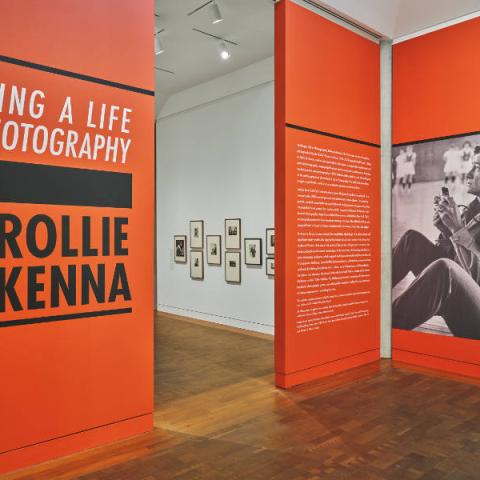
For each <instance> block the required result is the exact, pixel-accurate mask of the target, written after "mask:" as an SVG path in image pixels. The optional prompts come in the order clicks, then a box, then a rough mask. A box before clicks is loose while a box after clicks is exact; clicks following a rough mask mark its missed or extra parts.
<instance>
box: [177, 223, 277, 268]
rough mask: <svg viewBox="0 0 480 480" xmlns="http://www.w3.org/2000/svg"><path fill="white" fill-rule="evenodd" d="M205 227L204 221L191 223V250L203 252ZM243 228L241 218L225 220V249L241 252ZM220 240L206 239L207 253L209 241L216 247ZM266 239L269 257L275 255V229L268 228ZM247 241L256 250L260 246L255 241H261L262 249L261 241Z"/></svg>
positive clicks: (215, 236)
mask: <svg viewBox="0 0 480 480" xmlns="http://www.w3.org/2000/svg"><path fill="white" fill-rule="evenodd" d="M203 225H204V224H203V220H191V221H190V248H192V249H200V250H203V239H204V233H203V231H204V228H203ZM241 226H242V225H241V219H240V218H226V219H225V249H226V250H240V248H241V247H240V245H241V238H242V236H241ZM219 238H220V235H207V237H206V239H207V251H208V241H209V239H210V242H212V245H214V242H215V241H216V240H215V239H219ZM265 239H266V245H267V247H266V253H267V255H275V232H274V229H273V228H267V230H266V237H265ZM245 240H250V241H251V244H252V245H253V248H254V249H255V248H256V247H257V246H258V243H255V242H253V240H260V248H261V239H252V238H249V239H245ZM219 251H220V250H219ZM245 251H247V249H246V248H245ZM258 251H259V250H258ZM254 253H255V252H254ZM254 256H256V255H254ZM186 261H187V260H186V258H185V262H186ZM212 265H214V264H212ZM247 265H248V264H247ZM260 265H261V263H260Z"/></svg>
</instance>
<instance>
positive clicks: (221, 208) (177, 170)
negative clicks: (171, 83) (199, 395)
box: [156, 58, 274, 333]
mask: <svg viewBox="0 0 480 480" xmlns="http://www.w3.org/2000/svg"><path fill="white" fill-rule="evenodd" d="M273 97H274V91H273V58H270V59H267V60H263V61H262V62H259V63H257V64H254V65H251V66H249V67H246V68H243V69H241V70H238V71H236V72H233V73H230V74H228V75H225V76H224V77H220V78H217V79H215V80H212V81H210V82H207V83H205V84H202V85H199V86H197V87H194V88H191V89H189V90H188V91H183V92H179V93H177V94H175V95H173V96H172V97H169V99H168V100H167V102H166V104H165V105H164V107H163V109H162V110H161V112H160V115H159V118H158V120H157V144H156V145H157V309H158V310H160V311H164V312H169V313H174V314H178V315H184V316H189V317H193V318H197V319H202V320H208V321H212V322H216V323H221V324H224V325H230V326H235V327H240V328H244V329H249V330H254V331H259V332H265V333H273V323H274V294H273V283H274V282H273V278H269V277H267V275H266V273H265V229H266V228H271V227H273V226H274V98H273ZM225 218H241V221H242V224H241V233H242V266H241V277H242V278H241V284H239V285H236V284H227V283H226V282H225V273H224V272H225V271H224V266H225V265H224V260H225V255H224V251H225V236H224V220H225ZM190 220H203V221H204V230H205V231H204V233H205V235H221V236H222V265H221V266H209V265H207V263H206V251H205V248H204V260H205V266H204V271H205V274H204V280H192V279H190V265H189V262H187V264H178V263H175V262H174V254H173V236H174V235H187V236H188V233H189V221H190ZM257 237H259V238H262V248H263V252H262V256H263V262H262V263H263V264H262V266H261V267H252V266H246V265H245V263H244V261H245V257H244V253H245V252H244V245H243V238H257ZM187 243H188V257H189V258H188V260H190V244H189V238H188V239H187Z"/></svg>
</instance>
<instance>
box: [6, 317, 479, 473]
mask: <svg viewBox="0 0 480 480" xmlns="http://www.w3.org/2000/svg"><path fill="white" fill-rule="evenodd" d="M156 322H157V328H156V352H157V355H156V366H157V370H156V378H155V381H156V405H157V411H156V414H155V424H156V428H155V431H154V432H152V433H148V434H145V435H141V436H138V437H136V438H134V439H131V440H127V441H123V442H119V443H116V444H113V445H110V446H106V447H102V448H98V449H94V450H90V451H87V452H83V453H81V454H77V455H72V456H70V457H67V458H65V459H60V460H55V461H51V462H48V463H45V464H43V465H41V466H38V467H35V468H32V469H28V470H24V471H22V472H18V473H15V474H10V475H7V476H4V477H3V478H2V480H7V479H8V480H13V479H15V480H26V479H34V480H54V479H55V480H69V479H82V480H164V479H165V480H167V479H176V480H203V479H209V480H210V479H211V480H216V479H220V480H222V479H228V480H236V479H238V480H264V479H277V480H303V479H305V480H306V479H309V480H332V479H335V480H346V479H349V480H350V479H351V480H397V479H398V480H409V479H412V480H413V479H421V480H466V479H472V480H474V479H475V480H478V479H480V387H479V385H477V384H476V382H474V381H468V380H466V379H462V378H449V377H444V376H441V375H439V374H433V373H430V372H425V371H421V370H412V369H408V368H406V367H405V366H401V365H397V367H401V368H392V365H391V364H390V362H389V361H382V362H379V363H377V364H371V365H368V366H365V367H361V368H357V369H355V370H351V371H349V372H345V373H342V374H340V375H336V376H332V377H329V378H327V379H324V380H322V381H318V382H314V383H311V384H309V385H305V386H301V387H297V388H293V389H292V390H289V391H285V390H279V389H276V388H274V386H273V344H272V341H271V339H270V338H268V337H266V336H265V337H262V336H247V335H243V334H239V333H237V332H233V331H229V330H224V329H218V328H212V327H209V326H206V325H199V324H195V323H189V322H186V321H181V320H177V319H172V318H169V317H162V316H158V317H157V320H156Z"/></svg>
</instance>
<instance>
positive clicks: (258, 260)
mask: <svg viewBox="0 0 480 480" xmlns="http://www.w3.org/2000/svg"><path fill="white" fill-rule="evenodd" d="M244 245H245V254H244V255H245V265H255V266H260V265H262V239H261V238H245V239H244Z"/></svg>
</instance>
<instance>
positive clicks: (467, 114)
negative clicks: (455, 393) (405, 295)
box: [392, 18, 480, 377]
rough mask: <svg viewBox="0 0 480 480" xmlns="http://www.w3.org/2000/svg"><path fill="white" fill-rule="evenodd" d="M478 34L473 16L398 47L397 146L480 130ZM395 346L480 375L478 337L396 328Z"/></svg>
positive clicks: (413, 356) (439, 365) (432, 363)
mask: <svg viewBox="0 0 480 480" xmlns="http://www.w3.org/2000/svg"><path fill="white" fill-rule="evenodd" d="M479 35H480V19H479V18H475V19H472V20H468V21H466V22H462V23H459V24H456V25H453V26H450V27H447V28H442V29H440V30H437V31H434V32H432V33H428V34H425V35H421V36H419V37H415V38H413V39H411V40H407V41H405V42H401V43H399V44H397V45H394V47H393V100H392V101H393V105H392V107H393V119H392V121H393V125H392V136H393V143H394V145H395V144H400V143H402V144H408V143H409V142H412V143H414V142H419V141H425V140H426V141H428V140H434V139H438V138H441V137H449V136H463V135H466V134H468V133H471V132H476V131H478V130H479V122H478V112H479V110H480V98H479V96H478V85H479V83H480V52H479V50H478V38H479ZM439 161H440V162H441V164H442V168H443V161H442V160H441V159H439ZM449 187H450V188H451V191H453V192H454V193H455V192H456V189H457V188H458V187H452V186H451V185H449ZM439 188H440V187H438V190H439ZM432 201H433V199H432ZM428 205H430V201H428ZM432 205H433V204H432ZM432 209H433V206H432ZM432 212H433V210H432ZM394 221H395V219H394ZM392 347H393V358H394V359H398V360H401V361H405V362H410V363H416V364H419V365H422V366H427V367H431V368H436V369H440V370H446V371H450V372H455V373H459V374H464V375H469V376H475V377H478V376H479V372H480V369H479V367H480V349H479V348H478V341H476V340H470V339H466V338H455V337H450V336H440V335H435V334H428V333H421V332H416V331H407V330H400V329H394V330H393V336H392Z"/></svg>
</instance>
